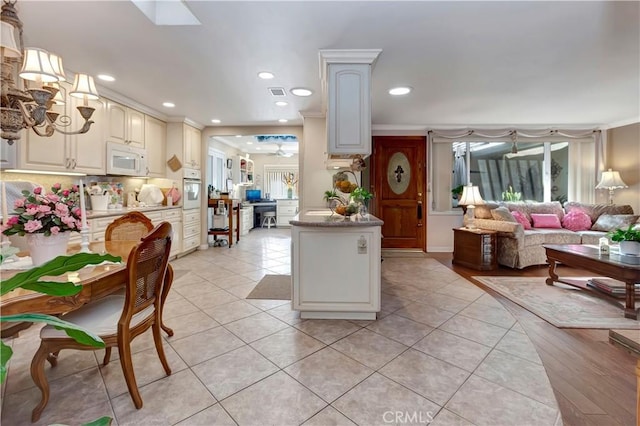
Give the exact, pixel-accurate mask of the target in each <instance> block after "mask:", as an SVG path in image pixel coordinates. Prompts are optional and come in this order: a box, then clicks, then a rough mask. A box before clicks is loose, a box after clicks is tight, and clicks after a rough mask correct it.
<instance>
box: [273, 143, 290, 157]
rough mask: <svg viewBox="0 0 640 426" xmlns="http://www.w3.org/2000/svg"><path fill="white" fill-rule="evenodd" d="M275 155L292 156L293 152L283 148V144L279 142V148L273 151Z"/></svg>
mask: <svg viewBox="0 0 640 426" xmlns="http://www.w3.org/2000/svg"><path fill="white" fill-rule="evenodd" d="M273 155H275V156H276V157H285V158H288V157H291V156H292V155H293V154H292V153H291V152H286V151H284V150H283V149H282V144H281V143H279V144H278V149H277V150H276V152H274V153H273Z"/></svg>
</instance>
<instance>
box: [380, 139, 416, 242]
mask: <svg viewBox="0 0 640 426" xmlns="http://www.w3.org/2000/svg"><path fill="white" fill-rule="evenodd" d="M425 164H426V137H424V136H374V137H373V155H372V161H371V170H372V176H371V178H372V188H373V192H374V198H373V213H374V215H375V216H377V217H378V218H380V219H382V220H383V221H384V225H383V226H382V235H383V238H382V248H383V249H384V248H393V249H407V250H420V251H426V233H427V232H426V224H427V220H426V219H427V218H426V208H425V207H426V206H425V204H424V200H425V199H426V197H425V192H424V190H425V188H426V172H425V170H426V169H425Z"/></svg>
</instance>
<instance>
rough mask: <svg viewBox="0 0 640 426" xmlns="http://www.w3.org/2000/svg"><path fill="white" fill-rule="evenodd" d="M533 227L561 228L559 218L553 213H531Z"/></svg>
mask: <svg viewBox="0 0 640 426" xmlns="http://www.w3.org/2000/svg"><path fill="white" fill-rule="evenodd" d="M531 219H533V227H534V228H562V226H561V225H560V218H559V217H558V216H556V215H555V214H553V213H531Z"/></svg>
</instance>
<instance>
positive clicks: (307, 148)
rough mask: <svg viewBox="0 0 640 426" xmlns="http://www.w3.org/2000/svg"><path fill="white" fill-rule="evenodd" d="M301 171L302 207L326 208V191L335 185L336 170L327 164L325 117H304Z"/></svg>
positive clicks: (303, 208) (305, 208) (304, 208)
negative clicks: (334, 175)
mask: <svg viewBox="0 0 640 426" xmlns="http://www.w3.org/2000/svg"><path fill="white" fill-rule="evenodd" d="M300 149H301V151H300V156H301V161H300V173H301V179H300V180H301V181H303V182H304V185H303V187H302V188H301V191H300V192H301V194H300V209H301V210H308V209H317V208H325V201H324V200H323V199H322V197H323V196H324V192H325V191H327V190H330V189H331V186H332V185H333V181H332V176H333V174H334V173H335V171H332V170H327V169H326V166H325V159H326V156H327V154H326V152H327V125H326V119H325V118H324V117H305V118H304V145H303V146H301V147H300Z"/></svg>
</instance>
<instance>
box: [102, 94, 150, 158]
mask: <svg viewBox="0 0 640 426" xmlns="http://www.w3.org/2000/svg"><path fill="white" fill-rule="evenodd" d="M107 117H108V120H107V121H108V122H109V125H108V128H107V140H108V141H110V142H116V143H121V144H126V145H131V146H133V147H136V148H144V147H145V133H144V126H145V119H144V117H145V116H144V113H142V112H140V111H137V110H135V109H133V108H129V107H127V106H124V105H122V104H119V103H117V102H114V101H111V100H109V101H108V102H107Z"/></svg>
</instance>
